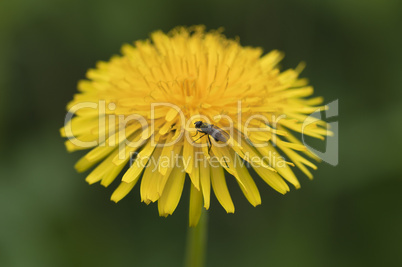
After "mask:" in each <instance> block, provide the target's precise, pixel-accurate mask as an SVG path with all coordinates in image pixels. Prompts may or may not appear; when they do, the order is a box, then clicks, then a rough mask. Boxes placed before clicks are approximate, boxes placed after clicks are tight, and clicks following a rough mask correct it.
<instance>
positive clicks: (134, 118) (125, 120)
mask: <svg viewBox="0 0 402 267" xmlns="http://www.w3.org/2000/svg"><path fill="white" fill-rule="evenodd" d="M122 54H123V55H122V56H115V57H113V58H112V59H111V60H110V61H109V62H99V63H98V64H97V66H96V69H91V70H89V71H88V73H87V78H88V79H87V80H84V81H80V82H79V84H78V89H79V93H78V94H76V95H75V96H74V100H73V101H71V102H70V103H69V104H68V106H67V109H68V111H69V113H68V116H67V117H69V118H67V119H66V124H65V126H64V127H63V128H62V129H61V133H62V136H64V137H68V140H67V141H66V146H67V149H68V150H69V151H75V150H81V149H88V148H92V150H91V151H90V152H89V153H87V154H86V155H85V156H84V157H83V158H82V159H81V160H79V161H78V162H77V164H76V166H75V167H76V169H77V170H78V171H80V172H83V171H86V170H88V169H90V168H91V167H93V166H95V165H96V164H98V163H99V164H98V166H96V167H95V168H94V169H93V171H92V172H91V173H90V174H89V175H88V177H87V178H86V180H87V182H88V183H90V184H92V183H95V182H98V181H100V183H101V184H102V185H104V186H108V185H110V184H111V183H112V182H113V181H114V180H115V179H116V177H117V176H118V175H119V173H121V172H122V170H123V169H124V168H125V167H126V166H128V169H127V170H125V171H124V175H123V176H122V178H121V179H120V180H121V181H120V185H119V186H118V187H117V189H116V190H115V191H114V193H113V194H112V197H111V199H112V200H113V201H115V202H117V201H119V200H121V199H122V198H123V197H124V196H126V195H127V194H128V193H129V192H130V191H131V190H132V188H133V187H134V186H135V184H136V183H137V182H138V181H139V180H140V177H142V178H141V185H140V193H141V199H142V201H143V202H145V203H147V204H149V203H151V202H156V201H157V202H158V210H159V214H160V215H161V216H167V215H169V214H172V213H173V211H174V210H175V209H176V207H177V205H178V203H179V200H180V197H181V194H182V190H183V186H184V181H185V177H186V174H188V177H189V178H190V179H189V180H190V181H191V191H190V225H196V224H197V222H198V219H199V217H200V213H201V209H202V206H204V207H205V208H206V209H208V208H209V206H210V194H211V185H212V189H213V192H214V194H215V196H216V197H217V199H218V201H219V202H220V204H221V205H222V206H223V208H224V209H225V210H226V211H227V212H228V213H233V212H234V205H233V202H232V199H231V197H230V194H229V191H228V188H227V185H226V178H225V172H224V170H226V171H227V172H228V173H229V174H230V175H231V176H230V177H229V176H228V179H235V180H236V181H237V183H238V184H239V186H240V188H241V190H242V191H243V193H244V195H245V197H246V198H247V199H248V201H249V202H250V203H251V204H252V205H253V206H256V205H259V204H260V203H261V198H260V194H259V192H258V189H257V187H256V185H255V182H254V180H253V179H252V177H251V176H250V174H249V169H254V170H255V172H256V173H257V174H258V175H259V176H260V177H261V178H262V179H263V180H264V181H265V182H266V183H267V184H268V185H270V186H271V187H272V188H274V189H275V190H277V191H278V192H280V193H282V194H285V193H286V192H287V191H289V186H288V183H290V184H292V185H293V186H295V187H296V188H299V187H300V184H299V181H298V180H297V178H296V177H295V175H294V174H293V171H292V167H293V166H295V165H296V166H297V167H298V168H299V169H301V170H302V171H303V172H304V173H305V174H306V175H307V176H308V177H309V178H312V175H311V173H310V171H309V170H308V169H307V168H306V166H308V167H310V168H313V169H315V168H316V166H315V165H314V164H313V163H311V162H310V161H309V160H307V159H306V157H310V158H313V159H315V160H318V157H316V156H315V155H314V154H312V153H311V152H309V151H308V150H307V148H306V147H305V146H304V145H303V144H302V143H301V142H300V141H299V140H298V139H297V138H296V137H295V136H294V135H293V134H292V133H291V131H292V132H299V133H303V134H304V135H309V136H312V137H315V138H320V139H323V138H324V136H326V135H327V130H326V124H325V122H323V121H321V120H317V119H314V118H311V117H309V114H311V113H312V112H315V111H317V110H319V109H323V108H324V107H318V106H317V105H320V104H321V103H322V98H320V97H318V98H309V99H306V98H305V97H307V96H310V95H311V94H312V93H313V88H312V87H311V86H308V85H307V81H306V80H305V79H299V78H298V75H299V73H300V71H301V70H302V66H299V67H298V68H296V69H295V70H293V69H290V70H286V71H284V72H280V70H279V69H278V67H277V64H278V62H279V61H280V60H281V59H282V57H283V54H282V53H280V52H278V51H272V52H270V53H268V54H265V55H263V53H262V50H261V49H260V48H252V47H242V46H241V45H240V44H239V42H238V41H236V40H229V39H226V37H225V36H223V35H222V34H221V32H220V31H210V32H205V31H204V27H202V26H197V27H192V28H183V27H178V28H176V29H174V30H172V31H171V32H170V33H168V34H164V33H163V32H160V31H157V32H154V33H152V35H151V40H146V41H137V42H135V43H134V46H132V45H124V46H123V48H122ZM71 117H72V119H71ZM277 148H279V149H280V151H281V153H282V154H279V152H278V151H277ZM301 154H304V155H303V156H302V155H301ZM282 155H283V156H285V157H286V160H285V159H284V157H283V156H282ZM141 174H142V175H141Z"/></svg>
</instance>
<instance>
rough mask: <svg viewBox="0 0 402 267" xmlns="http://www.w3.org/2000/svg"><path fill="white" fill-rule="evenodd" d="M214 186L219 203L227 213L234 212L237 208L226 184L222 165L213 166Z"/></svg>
mask: <svg viewBox="0 0 402 267" xmlns="http://www.w3.org/2000/svg"><path fill="white" fill-rule="evenodd" d="M211 180H212V188H213V189H214V193H215V196H216V198H217V199H218V201H219V203H221V205H222V207H223V208H224V209H225V210H226V212H227V213H234V211H235V208H234V205H233V201H232V199H231V197H230V194H229V190H228V187H227V185H226V180H225V175H224V173H223V168H222V167H213V166H211Z"/></svg>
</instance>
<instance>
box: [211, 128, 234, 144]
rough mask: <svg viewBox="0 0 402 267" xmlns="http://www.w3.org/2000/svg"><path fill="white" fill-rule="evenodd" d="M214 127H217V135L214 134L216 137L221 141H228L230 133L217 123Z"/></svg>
mask: <svg viewBox="0 0 402 267" xmlns="http://www.w3.org/2000/svg"><path fill="white" fill-rule="evenodd" d="M212 128H213V129H215V131H214V132H216V133H215V134H214V135H215V136H213V137H214V138H215V139H218V140H219V141H221V142H224V143H226V142H227V141H228V140H229V139H230V135H229V134H228V133H227V132H225V131H224V130H222V129H221V128H219V127H217V126H215V125H213V126H212Z"/></svg>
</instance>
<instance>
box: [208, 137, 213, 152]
mask: <svg viewBox="0 0 402 267" xmlns="http://www.w3.org/2000/svg"><path fill="white" fill-rule="evenodd" d="M208 144H209V146H208V155H211V154H210V153H211V148H212V143H211V139H210V138H209V135H208Z"/></svg>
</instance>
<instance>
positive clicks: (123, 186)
mask: <svg viewBox="0 0 402 267" xmlns="http://www.w3.org/2000/svg"><path fill="white" fill-rule="evenodd" d="M137 181H138V180H135V181H133V182H131V183H126V182H121V183H120V185H119V186H118V187H117V188H116V190H114V192H113V194H112V196H111V197H110V200H112V201H114V202H116V203H117V202H119V201H120V200H121V199H122V198H124V197H125V196H126V195H127V194H128V193H130V191H131V190H132V189H133V187H134V186H135V184H136V183H137Z"/></svg>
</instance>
